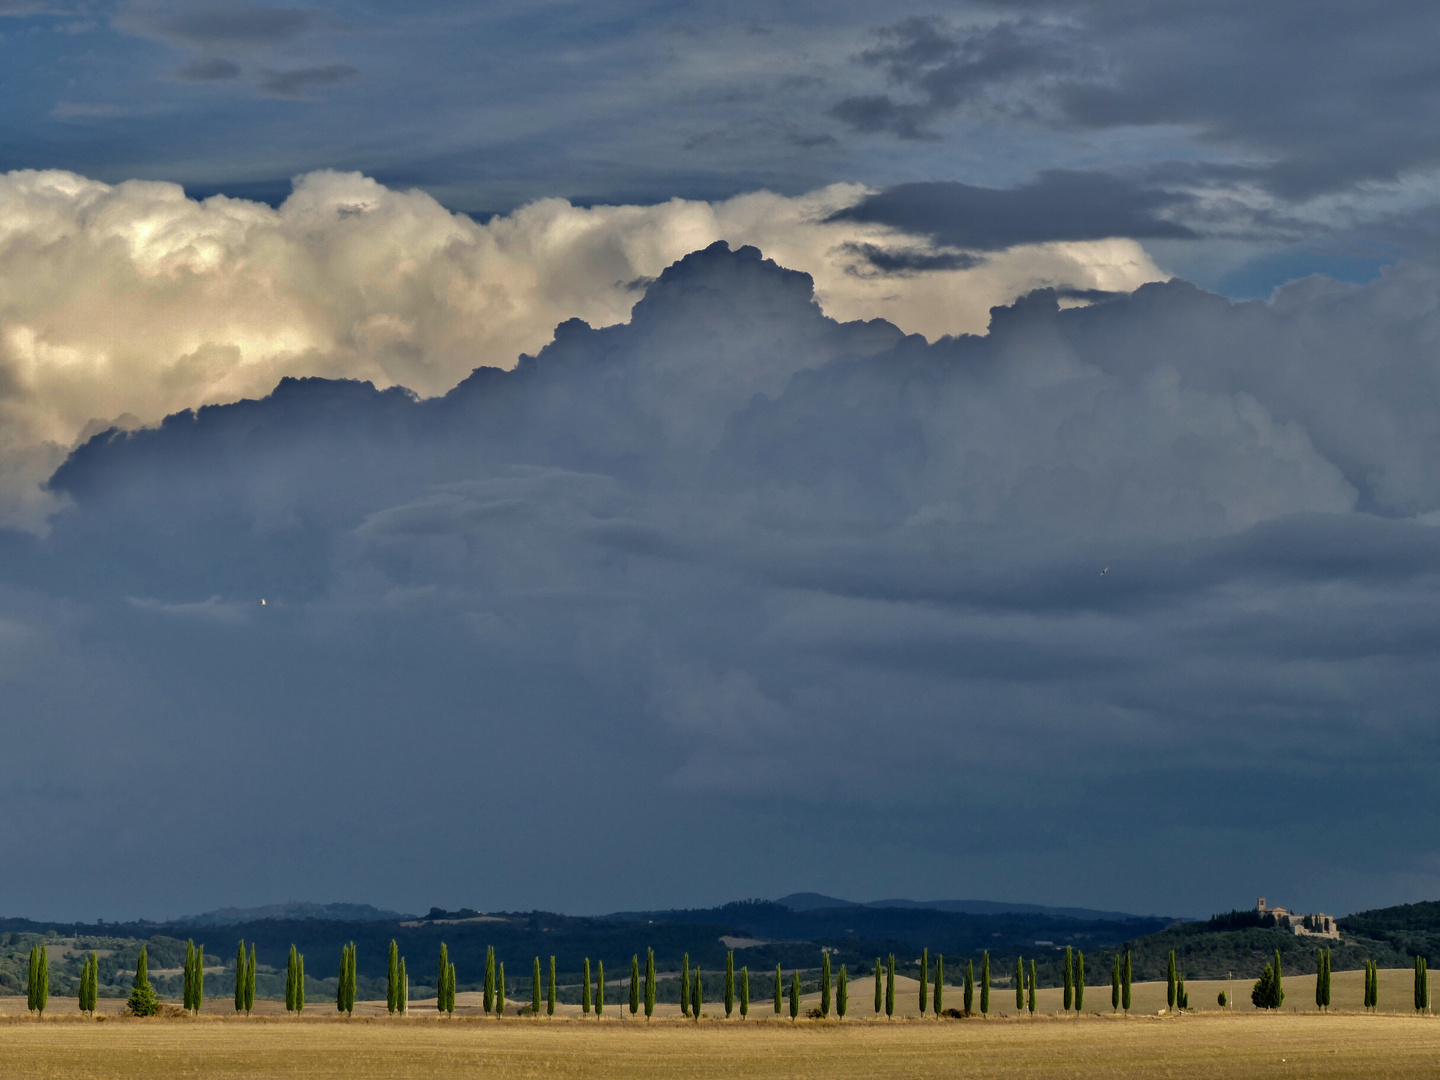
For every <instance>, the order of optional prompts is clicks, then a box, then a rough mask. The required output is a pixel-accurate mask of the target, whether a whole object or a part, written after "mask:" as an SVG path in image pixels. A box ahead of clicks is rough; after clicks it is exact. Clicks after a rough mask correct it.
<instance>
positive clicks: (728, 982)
mask: <svg viewBox="0 0 1440 1080" xmlns="http://www.w3.org/2000/svg"><path fill="white" fill-rule="evenodd" d="M734 1011H735V950H734V949H731V950H730V951H729V952H727V953H726V954H725V1019H726V1020H729V1019H730V1014H731V1013H732V1012H734Z"/></svg>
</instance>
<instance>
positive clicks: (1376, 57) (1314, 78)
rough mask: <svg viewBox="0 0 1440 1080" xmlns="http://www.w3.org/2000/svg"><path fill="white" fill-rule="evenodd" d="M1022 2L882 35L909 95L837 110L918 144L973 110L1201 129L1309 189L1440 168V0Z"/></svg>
mask: <svg viewBox="0 0 1440 1080" xmlns="http://www.w3.org/2000/svg"><path fill="white" fill-rule="evenodd" d="M1015 7H1019V8H1021V9H1022V10H1023V9H1028V13H1027V14H1025V15H1022V16H1019V17H1015V16H1013V15H1012V16H1008V17H1005V18H1001V19H999V20H996V21H993V22H989V23H986V24H980V25H975V24H969V23H952V22H949V21H946V20H943V19H940V18H938V17H923V18H910V19H907V20H904V21H902V22H899V23H897V24H895V25H893V26H890V27H885V28H882V29H880V30H878V31H876V33H875V42H874V44H873V45H872V46H871V47H870V48H868V49H866V50H865V51H863V52H862V53H861V54H860V55H859V56H858V57H857V60H858V62H859V63H860V64H861V65H863V66H866V67H870V68H874V69H877V70H880V71H881V72H883V73H884V75H885V77H886V79H887V81H888V82H889V83H891V84H892V85H893V86H894V87H895V89H894V91H892V92H890V93H885V94H871V95H857V96H851V97H847V98H845V99H842V100H841V101H840V102H839V103H838V104H837V105H836V106H835V107H834V109H833V113H834V115H835V116H836V117H837V118H839V119H841V120H842V121H844V122H845V123H846V124H847V125H849V126H850V127H851V128H852V129H853V130H856V131H860V132H881V131H886V132H890V133H892V134H894V135H896V136H898V137H900V138H902V139H915V138H934V137H936V133H937V128H936V124H937V122H938V121H940V120H942V119H944V118H946V117H951V116H953V115H956V114H958V113H968V114H970V115H972V116H977V117H995V116H1002V115H1003V116H1011V117H1013V118H1017V119H1025V120H1030V121H1034V122H1038V123H1042V124H1046V125H1049V126H1052V127H1054V128H1056V129H1060V130H1066V129H1068V130H1101V129H1119V128H1130V127H1135V128H1172V129H1177V130H1184V129H1188V130H1189V131H1191V132H1193V134H1194V136H1195V137H1196V138H1198V139H1199V140H1200V141H1201V142H1202V143H1205V144H1208V145H1210V146H1211V147H1214V148H1217V149H1220V150H1222V151H1227V152H1229V153H1231V154H1234V155H1237V156H1238V157H1239V158H1242V159H1248V160H1245V161H1243V164H1244V165H1246V166H1247V167H1248V169H1249V171H1250V173H1251V176H1252V178H1253V179H1255V180H1258V181H1260V182H1262V183H1264V184H1266V185H1267V186H1269V187H1270V188H1271V189H1272V190H1274V191H1276V192H1278V193H1281V194H1283V195H1285V196H1287V197H1295V198H1303V197H1306V196H1309V195H1313V194H1316V193H1319V192H1326V191H1336V190H1345V189H1349V188H1350V187H1352V186H1353V185H1355V184H1357V183H1361V182H1363V181H1367V180H1381V181H1393V180H1396V179H1397V178H1399V177H1400V176H1401V175H1402V174H1404V173H1405V172H1406V171H1407V170H1410V169H1428V168H1432V167H1434V166H1435V165H1436V164H1437V163H1440V120H1437V119H1436V118H1437V117H1440V68H1437V65H1436V61H1435V57H1434V50H1433V49H1432V48H1430V42H1432V41H1434V40H1435V39H1436V37H1437V36H1440V10H1437V9H1436V8H1435V7H1434V6H1433V5H1428V4H1423V3H1415V2H1412V0H1395V2H1388V3H1379V4H1367V5H1365V6H1364V7H1355V6H1347V5H1333V4H1331V5H1319V6H1316V5H1313V4H1299V3H1279V4H1265V5H1259V6H1256V5H1253V4H1245V3H1239V2H1235V0H1227V2H1224V3H1219V4H1214V3H1195V2H1181V3H1173V4H1164V5H1160V6H1157V5H1154V4H1142V3H1134V2H1121V3H1081V4H1065V5H1060V4H1054V3H1049V2H1046V0H1038V2H1034V3H1025V4H1021V5H1012V6H1011V8H1010V10H1011V11H1013V10H1014V9H1015ZM1241 163H1242V162H1241V161H1238V160H1237V161H1234V162H1232V164H1241ZM1195 164H1196V165H1197V167H1198V168H1199V169H1200V170H1201V171H1204V170H1206V169H1207V168H1208V167H1209V163H1207V162H1203V161H1199V162H1196V163H1195Z"/></svg>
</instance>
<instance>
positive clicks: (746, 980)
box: [740, 966, 750, 1020]
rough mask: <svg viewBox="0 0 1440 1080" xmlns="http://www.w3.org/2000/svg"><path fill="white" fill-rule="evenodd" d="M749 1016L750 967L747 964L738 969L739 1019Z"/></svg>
mask: <svg viewBox="0 0 1440 1080" xmlns="http://www.w3.org/2000/svg"><path fill="white" fill-rule="evenodd" d="M749 1016H750V968H749V967H748V966H746V967H742V968H741V969H740V1019H741V1020H745V1019H748V1018H749Z"/></svg>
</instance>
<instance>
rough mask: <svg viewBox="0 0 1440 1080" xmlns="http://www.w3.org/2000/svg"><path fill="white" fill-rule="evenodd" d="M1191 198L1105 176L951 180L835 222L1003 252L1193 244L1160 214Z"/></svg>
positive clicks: (885, 198)
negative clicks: (1090, 244)
mask: <svg viewBox="0 0 1440 1080" xmlns="http://www.w3.org/2000/svg"><path fill="white" fill-rule="evenodd" d="M1188 201H1189V200H1188V199H1187V198H1185V197H1184V196H1177V195H1172V194H1169V193H1167V192H1163V191H1155V190H1149V189H1146V188H1143V187H1140V186H1139V185H1136V184H1133V183H1129V182H1127V181H1124V180H1120V179H1117V178H1115V177H1111V176H1106V175H1103V174H1100V173H1078V172H1063V171H1052V172H1046V173H1042V174H1041V175H1040V176H1039V177H1037V178H1036V179H1035V180H1034V181H1032V182H1031V183H1029V184H1025V185H1023V186H1021V187H1017V188H1010V189H996V188H982V187H972V186H971V185H969V184H960V183H956V182H955V181H946V180H942V181H931V182H925V183H915V184H898V185H896V186H895V187H892V188H890V189H888V190H886V191H882V192H879V193H878V194H875V195H869V196H867V197H866V198H864V199H862V200H861V201H860V202H859V203H857V204H855V205H854V206H852V207H848V208H846V209H844V210H841V211H840V212H839V213H837V214H835V215H834V218H835V219H837V220H846V221H863V222H868V223H871V224H876V225H889V226H891V227H892V228H895V229H899V230H901V231H903V232H907V233H913V234H917V235H922V236H926V235H928V236H930V237H931V238H932V239H933V240H934V241H935V242H936V243H938V244H944V245H948V246H952V247H959V248H971V249H975V250H981V251H996V250H999V249H1002V248H1007V247H1013V246H1014V245H1016V244H1036V243H1044V242H1045V241H1049V240H1097V239H1103V238H1104V237H1108V236H1129V237H1135V238H1141V239H1149V238H1164V239H1176V240H1185V239H1193V238H1195V235H1196V234H1195V233H1194V232H1193V231H1192V230H1190V229H1189V228H1187V227H1186V226H1184V225H1181V224H1179V223H1177V222H1175V221H1169V220H1166V219H1165V218H1163V217H1160V216H1158V215H1159V214H1160V213H1161V212H1165V211H1168V210H1170V209H1172V208H1174V207H1176V206H1177V205H1183V204H1185V203H1186V202H1188Z"/></svg>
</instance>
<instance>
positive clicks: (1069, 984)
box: [1063, 945, 1075, 1013]
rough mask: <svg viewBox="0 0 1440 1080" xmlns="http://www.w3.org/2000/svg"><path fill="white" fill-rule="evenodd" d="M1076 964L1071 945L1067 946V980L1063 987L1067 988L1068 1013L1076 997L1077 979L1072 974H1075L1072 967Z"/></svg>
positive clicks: (1066, 1008) (1066, 1004)
mask: <svg viewBox="0 0 1440 1080" xmlns="http://www.w3.org/2000/svg"><path fill="white" fill-rule="evenodd" d="M1074 963H1075V957H1074V956H1073V955H1072V953H1071V951H1070V946H1069V945H1066V946H1065V971H1064V979H1065V981H1064V983H1063V985H1064V987H1065V1011H1066V1012H1067V1013H1068V1012H1069V1011H1070V1005H1071V1002H1072V1001H1073V1000H1074V997H1075V979H1074V975H1073V973H1072V972H1073V967H1072V965H1073V964H1074Z"/></svg>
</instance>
